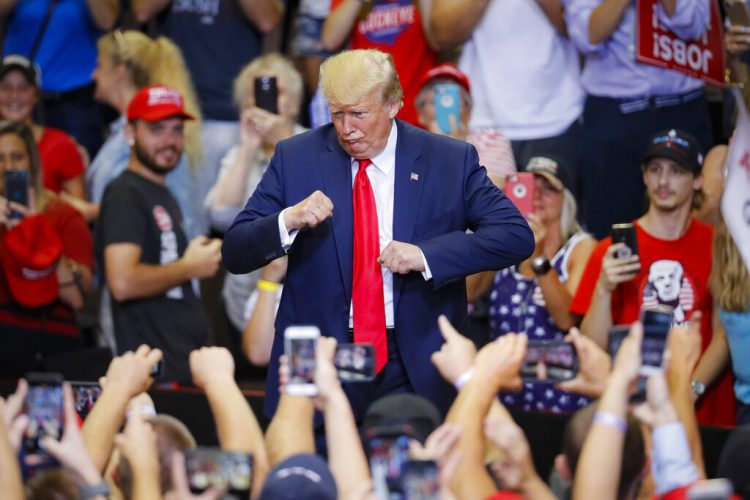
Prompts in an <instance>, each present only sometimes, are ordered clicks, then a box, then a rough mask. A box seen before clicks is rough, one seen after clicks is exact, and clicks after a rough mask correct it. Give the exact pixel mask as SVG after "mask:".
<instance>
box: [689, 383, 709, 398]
mask: <svg viewBox="0 0 750 500" xmlns="http://www.w3.org/2000/svg"><path fill="white" fill-rule="evenodd" d="M690 388H691V389H692V390H693V396H695V399H698V398H700V397H701V396H703V394H705V392H706V384H704V383H703V382H701V381H700V380H691V381H690Z"/></svg>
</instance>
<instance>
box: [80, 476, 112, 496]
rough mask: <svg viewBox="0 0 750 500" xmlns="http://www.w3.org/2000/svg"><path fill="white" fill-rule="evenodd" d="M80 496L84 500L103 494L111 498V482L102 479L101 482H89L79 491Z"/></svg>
mask: <svg viewBox="0 0 750 500" xmlns="http://www.w3.org/2000/svg"><path fill="white" fill-rule="evenodd" d="M78 495H79V498H81V499H82V500H85V499H88V498H94V497H98V496H103V497H106V498H109V484H107V481H102V482H101V483H99V484H87V485H86V486H84V487H83V488H81V489H80V490H79V491H78Z"/></svg>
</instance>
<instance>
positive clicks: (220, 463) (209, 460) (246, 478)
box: [185, 447, 253, 498]
mask: <svg viewBox="0 0 750 500" xmlns="http://www.w3.org/2000/svg"><path fill="white" fill-rule="evenodd" d="M185 468H186V469H187V476H188V484H189V486H190V491H191V492H193V493H202V492H203V491H205V490H206V489H208V488H210V487H213V486H216V487H219V488H227V491H228V492H229V495H228V496H229V498H247V497H248V494H249V493H250V486H251V485H252V472H253V458H252V456H251V455H249V454H247V453H239V452H229V451H222V450H221V449H219V448H213V447H198V448H193V449H187V450H185ZM222 498H225V497H222Z"/></svg>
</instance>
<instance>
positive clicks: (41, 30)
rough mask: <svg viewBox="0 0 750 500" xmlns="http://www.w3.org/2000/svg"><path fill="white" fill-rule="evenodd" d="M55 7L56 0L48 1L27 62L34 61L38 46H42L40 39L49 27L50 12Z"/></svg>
mask: <svg viewBox="0 0 750 500" xmlns="http://www.w3.org/2000/svg"><path fill="white" fill-rule="evenodd" d="M55 5H57V0H49V4H48V5H47V13H46V14H45V15H44V20H43V21H42V25H41V26H40V27H39V31H38V32H37V34H36V38H35V39H34V45H32V46H31V51H29V60H30V61H32V62H33V61H34V57H36V53H37V52H38V51H39V46H40V45H41V44H42V39H43V38H44V34H45V33H46V31H47V26H49V20H50V18H51V17H52V12H53V11H54V10H55Z"/></svg>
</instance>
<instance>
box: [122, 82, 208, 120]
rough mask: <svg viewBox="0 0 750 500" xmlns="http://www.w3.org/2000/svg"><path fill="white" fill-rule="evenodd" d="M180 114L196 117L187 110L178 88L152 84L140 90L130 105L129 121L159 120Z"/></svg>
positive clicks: (189, 118)
mask: <svg viewBox="0 0 750 500" xmlns="http://www.w3.org/2000/svg"><path fill="white" fill-rule="evenodd" d="M174 116H178V117H181V118H184V119H186V120H193V119H194V118H195V117H194V116H193V115H191V114H190V113H188V112H186V111H185V100H184V99H183V98H182V95H181V94H180V93H179V92H178V91H177V89H175V88H172V87H170V86H168V85H152V86H150V87H143V88H142V89H141V90H139V91H138V92H137V93H136V94H135V95H134V96H133V99H132V100H131V101H130V104H129V105H128V121H129V122H132V121H135V120H145V121H147V122H158V121H159V120H164V119H165V118H172V117H174Z"/></svg>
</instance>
